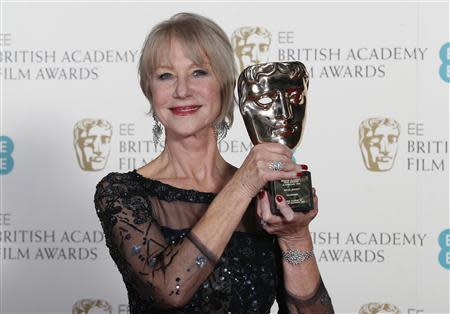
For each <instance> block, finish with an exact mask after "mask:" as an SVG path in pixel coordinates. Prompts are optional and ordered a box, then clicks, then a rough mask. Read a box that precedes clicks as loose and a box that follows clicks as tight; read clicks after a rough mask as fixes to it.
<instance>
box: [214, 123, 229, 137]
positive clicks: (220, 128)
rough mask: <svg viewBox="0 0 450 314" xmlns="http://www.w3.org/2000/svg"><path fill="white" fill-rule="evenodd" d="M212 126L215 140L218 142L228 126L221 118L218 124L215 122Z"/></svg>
mask: <svg viewBox="0 0 450 314" xmlns="http://www.w3.org/2000/svg"><path fill="white" fill-rule="evenodd" d="M214 128H215V133H216V140H217V142H220V141H221V140H223V139H224V138H225V136H227V132H228V130H229V129H230V126H229V125H228V123H226V122H225V120H222V121H220V122H219V123H218V124H216V125H215V126H214Z"/></svg>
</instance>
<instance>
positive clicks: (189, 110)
mask: <svg viewBox="0 0 450 314" xmlns="http://www.w3.org/2000/svg"><path fill="white" fill-rule="evenodd" d="M198 108H200V106H196V105H193V106H179V107H173V108H170V111H172V113H173V114H175V115H177V116H188V115H191V114H194V113H195V112H196V111H197V110H198Z"/></svg>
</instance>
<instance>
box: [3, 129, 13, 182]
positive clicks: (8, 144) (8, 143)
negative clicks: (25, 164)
mask: <svg viewBox="0 0 450 314" xmlns="http://www.w3.org/2000/svg"><path fill="white" fill-rule="evenodd" d="M13 150H14V143H13V141H12V140H11V139H10V138H9V137H8V136H0V175H4V174H8V173H10V172H11V170H12V169H13V168H14V159H13V158H12V152H13Z"/></svg>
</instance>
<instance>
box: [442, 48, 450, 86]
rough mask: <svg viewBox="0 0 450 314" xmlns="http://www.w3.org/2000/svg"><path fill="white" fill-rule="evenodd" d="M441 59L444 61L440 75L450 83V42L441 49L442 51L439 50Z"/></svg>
mask: <svg viewBox="0 0 450 314" xmlns="http://www.w3.org/2000/svg"><path fill="white" fill-rule="evenodd" d="M439 58H441V61H442V64H441V66H440V67H439V75H440V76H441V79H442V80H443V81H445V82H447V83H450V42H449V43H446V44H444V45H443V46H442V47H441V50H439Z"/></svg>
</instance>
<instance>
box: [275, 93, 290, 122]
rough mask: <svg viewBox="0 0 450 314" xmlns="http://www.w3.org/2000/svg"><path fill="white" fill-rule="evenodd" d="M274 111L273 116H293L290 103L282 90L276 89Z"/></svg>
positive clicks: (287, 117)
mask: <svg viewBox="0 0 450 314" xmlns="http://www.w3.org/2000/svg"><path fill="white" fill-rule="evenodd" d="M274 111H275V117H277V118H279V119H290V118H292V116H293V115H292V108H291V105H290V104H289V102H288V100H287V98H286V95H284V93H283V92H282V91H277V97H276V99H275V102H274Z"/></svg>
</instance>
